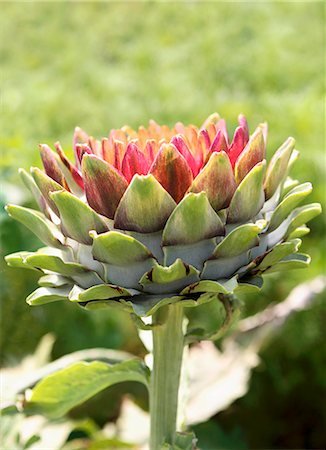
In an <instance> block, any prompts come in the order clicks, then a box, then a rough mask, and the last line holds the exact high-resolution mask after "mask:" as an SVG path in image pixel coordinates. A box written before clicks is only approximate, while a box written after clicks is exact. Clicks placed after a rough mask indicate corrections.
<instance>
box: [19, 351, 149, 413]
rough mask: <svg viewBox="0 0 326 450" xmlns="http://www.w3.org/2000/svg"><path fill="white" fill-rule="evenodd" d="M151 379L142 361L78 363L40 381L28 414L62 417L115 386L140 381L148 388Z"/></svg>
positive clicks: (33, 394)
mask: <svg viewBox="0 0 326 450" xmlns="http://www.w3.org/2000/svg"><path fill="white" fill-rule="evenodd" d="M148 379H149V371H148V368H147V367H146V366H145V365H144V363H143V362H142V361H141V360H136V359H134V360H129V361H124V362H122V363H118V364H115V365H109V364H106V363H104V362H101V361H94V362H91V363H86V362H78V363H76V364H73V365H71V366H69V367H67V368H65V369H62V370H59V371H58V372H55V373H53V374H52V375H49V376H47V377H46V378H44V379H43V380H42V381H41V382H39V383H38V384H37V385H36V386H35V388H34V389H33V391H32V393H31V396H30V397H29V398H28V400H27V401H26V404H25V412H26V413H27V414H42V415H45V416H47V417H49V418H51V419H55V418H59V417H62V416H63V415H64V414H66V413H67V412H68V411H69V410H70V409H72V408H74V407H75V406H77V405H80V404H81V403H83V402H85V401H86V400H88V399H89V398H91V397H93V396H94V395H96V394H97V393H98V392H100V391H102V390H103V389H106V388H107V387H109V386H112V385H113V384H116V383H121V382H123V381H137V382H140V383H143V384H144V385H145V386H148Z"/></svg>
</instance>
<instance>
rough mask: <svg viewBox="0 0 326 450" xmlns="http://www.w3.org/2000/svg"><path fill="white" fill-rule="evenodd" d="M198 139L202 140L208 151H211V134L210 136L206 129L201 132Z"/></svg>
mask: <svg viewBox="0 0 326 450" xmlns="http://www.w3.org/2000/svg"><path fill="white" fill-rule="evenodd" d="M198 139H201V140H202V142H203V145H204V147H205V149H206V151H207V150H209V149H210V147H211V140H210V137H209V134H208V131H207V130H204V129H203V130H200V132H199V135H198Z"/></svg>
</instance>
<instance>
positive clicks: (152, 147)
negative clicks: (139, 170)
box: [144, 139, 158, 164]
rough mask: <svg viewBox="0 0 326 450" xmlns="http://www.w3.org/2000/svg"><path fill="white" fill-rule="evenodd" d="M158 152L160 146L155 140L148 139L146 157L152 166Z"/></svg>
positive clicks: (145, 149) (145, 150)
mask: <svg viewBox="0 0 326 450" xmlns="http://www.w3.org/2000/svg"><path fill="white" fill-rule="evenodd" d="M157 152H158V145H157V142H156V140H155V139H147V141H146V144H145V148H144V155H145V158H146V159H147V161H149V163H150V164H152V162H153V161H154V158H155V156H156V155H157Z"/></svg>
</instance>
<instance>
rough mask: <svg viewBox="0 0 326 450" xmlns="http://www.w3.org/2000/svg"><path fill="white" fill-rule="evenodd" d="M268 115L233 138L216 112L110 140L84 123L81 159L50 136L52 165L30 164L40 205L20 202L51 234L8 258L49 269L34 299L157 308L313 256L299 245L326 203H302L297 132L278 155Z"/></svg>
mask: <svg viewBox="0 0 326 450" xmlns="http://www.w3.org/2000/svg"><path fill="white" fill-rule="evenodd" d="M266 135H267V126H266V124H260V125H259V126H258V127H257V129H256V130H255V131H254V132H253V133H252V134H251V135H249V131H248V125H247V121H246V119H245V117H243V116H239V126H238V127H237V128H236V130H235V133H234V136H233V138H232V139H229V136H228V133H227V130H226V125H225V121H224V120H223V119H220V117H219V116H218V114H213V115H211V116H210V117H209V118H208V119H207V120H206V121H205V122H204V124H203V126H202V127H201V128H197V127H195V126H193V125H189V126H185V125H183V124H182V123H176V124H175V126H174V127H173V128H168V127H167V126H165V125H163V126H160V125H158V124H157V123H155V122H154V121H150V123H149V126H148V127H147V128H144V127H139V129H138V131H135V130H133V129H131V128H129V127H127V126H125V127H123V128H121V129H119V130H112V131H111V132H110V134H109V136H108V137H105V138H103V139H102V140H101V141H98V140H96V139H94V138H93V137H91V136H88V135H87V133H85V132H84V131H83V130H81V129H80V128H76V130H75V134H74V138H73V150H74V154H75V162H74V163H71V162H70V161H69V160H68V158H67V156H66V155H65V153H64V151H63V150H62V148H61V146H60V144H59V143H56V144H55V150H56V151H53V150H51V149H50V148H49V147H48V146H47V145H45V144H44V145H41V146H40V150H41V157H42V161H43V165H44V170H45V171H44V172H43V171H41V170H40V169H37V168H32V169H31V173H30V174H28V173H27V172H25V171H24V170H21V176H22V178H23V181H24V183H25V184H26V186H27V187H28V188H29V189H30V190H31V192H32V194H33V195H34V197H35V199H36V202H37V205H38V207H39V209H40V211H39V210H38V211H35V210H32V209H27V208H23V207H21V206H15V205H9V206H7V211H8V213H9V215H10V216H12V217H13V218H14V219H16V220H18V221H20V222H22V223H23V224H24V225H26V226H27V227H28V228H30V229H31V231H33V232H34V233H35V234H36V235H37V236H38V237H39V238H40V239H41V240H42V241H43V242H44V244H45V245H46V247H44V248H41V249H40V250H38V251H37V252H35V253H32V252H26V251H24V252H18V253H15V254H12V255H9V256H7V257H6V260H7V263H8V264H9V265H10V266H14V267H26V268H30V269H34V270H35V269H36V270H38V271H39V272H40V273H41V274H42V277H41V278H40V280H39V284H40V286H41V287H40V288H39V289H37V290H36V291H35V292H33V293H32V294H31V295H30V296H29V297H28V298H27V302H28V303H29V304H30V305H37V304H43V303H47V302H52V301H57V300H68V299H69V300H70V301H72V302H76V303H78V304H79V305H81V306H83V307H85V308H88V309H91V308H98V307H103V306H108V305H109V306H117V305H120V306H122V307H123V308H125V309H127V310H128V311H130V312H132V313H135V314H137V315H140V316H142V315H150V314H152V313H153V312H154V311H155V310H156V309H157V308H159V307H160V306H161V305H162V304H168V303H173V302H177V301H182V302H184V305H185V306H195V305H197V304H200V303H202V302H205V301H209V299H211V298H212V296H215V297H216V295H217V294H230V293H233V292H237V290H239V289H260V288H261V286H262V277H261V275H262V274H264V273H271V272H276V271H283V270H288V269H292V268H300V267H305V266H306V265H307V264H308V263H309V256H307V255H305V254H301V253H297V251H298V249H299V247H300V243H301V240H300V238H301V237H302V236H303V235H305V234H306V233H308V232H309V229H308V228H307V226H306V223H307V222H308V221H309V220H310V219H312V218H313V217H314V216H316V215H317V214H319V213H320V206H319V205H318V204H310V205H306V206H299V205H300V203H301V202H302V201H303V200H304V199H305V197H306V196H307V195H308V194H309V193H310V192H311V189H312V187H311V184H310V183H304V184H299V182H298V181H296V180H292V179H291V178H289V176H288V172H289V168H290V166H291V164H292V162H293V161H294V160H295V159H296V157H297V153H298V152H297V151H296V150H294V139H292V138H288V139H287V140H286V141H285V142H284V144H282V145H281V147H280V148H279V149H278V150H277V151H276V152H275V154H274V156H273V157H272V159H271V161H270V162H269V164H268V165H267V166H266V161H265V153H266Z"/></svg>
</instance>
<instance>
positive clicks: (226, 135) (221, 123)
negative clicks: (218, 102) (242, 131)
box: [216, 119, 229, 145]
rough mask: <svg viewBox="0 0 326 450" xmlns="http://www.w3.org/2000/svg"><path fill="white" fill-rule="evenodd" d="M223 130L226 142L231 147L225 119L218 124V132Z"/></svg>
mask: <svg viewBox="0 0 326 450" xmlns="http://www.w3.org/2000/svg"><path fill="white" fill-rule="evenodd" d="M219 130H221V131H222V133H223V134H224V137H225V140H226V143H227V145H229V134H228V129H227V126H226V122H225V120H224V119H220V120H219V121H218V122H217V123H216V131H219Z"/></svg>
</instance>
